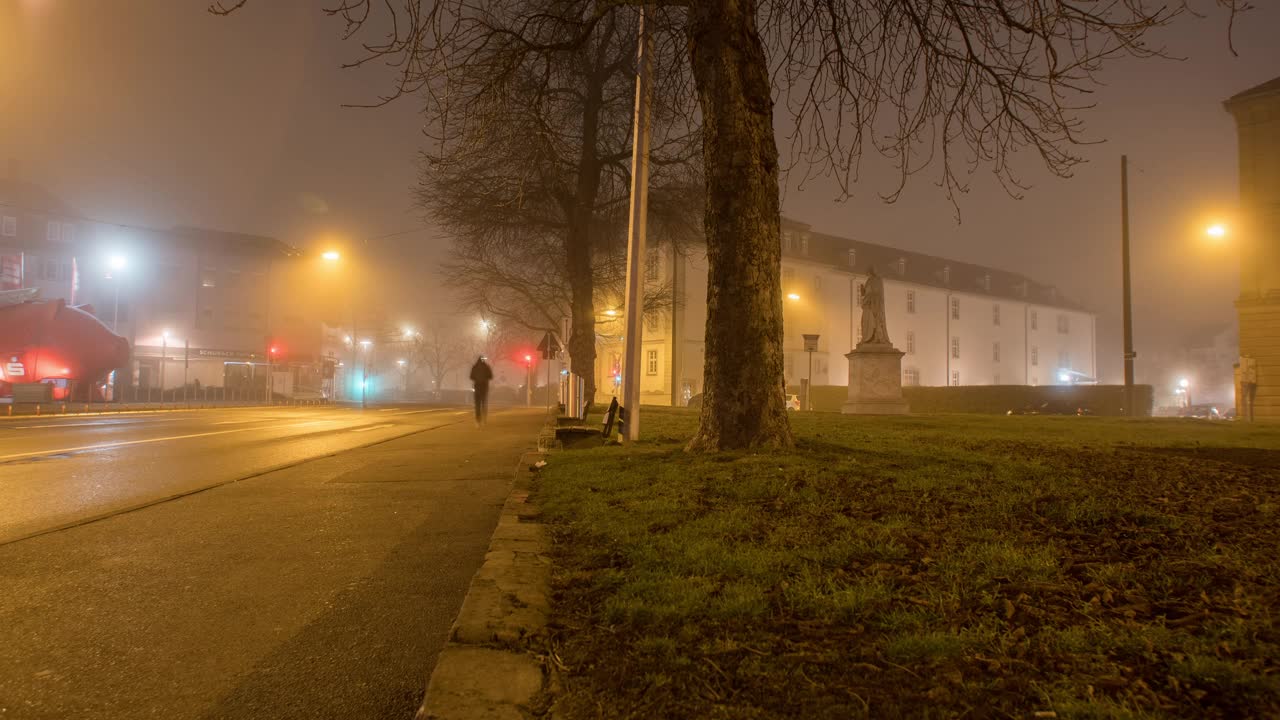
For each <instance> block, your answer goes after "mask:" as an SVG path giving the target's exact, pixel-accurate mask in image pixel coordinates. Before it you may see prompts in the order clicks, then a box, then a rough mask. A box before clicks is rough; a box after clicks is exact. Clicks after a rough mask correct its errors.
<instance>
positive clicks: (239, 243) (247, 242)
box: [169, 225, 301, 257]
mask: <svg viewBox="0 0 1280 720" xmlns="http://www.w3.org/2000/svg"><path fill="white" fill-rule="evenodd" d="M169 232H170V234H172V235H173V236H175V237H177V238H178V239H179V240H181V241H185V242H186V243H188V244H189V245H191V246H193V247H195V248H198V249H199V250H202V251H204V252H208V253H214V254H219V255H274V256H277V257H297V256H298V255H300V254H301V253H300V252H299V251H298V249H297V248H295V247H293V246H292V245H289V244H287V243H284V242H281V241H280V240H277V239H275V238H273V237H267V236H265V235H250V234H248V233H238V232H228V231H225V230H210V229H208V228H197V227H189V226H186V225H179V226H177V227H175V228H173V229H172V230H170V231H169Z"/></svg>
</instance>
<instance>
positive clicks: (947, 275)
mask: <svg viewBox="0 0 1280 720" xmlns="http://www.w3.org/2000/svg"><path fill="white" fill-rule="evenodd" d="M942 284H943V285H950V284H951V266H950V265H947V266H946V267H944V268H942Z"/></svg>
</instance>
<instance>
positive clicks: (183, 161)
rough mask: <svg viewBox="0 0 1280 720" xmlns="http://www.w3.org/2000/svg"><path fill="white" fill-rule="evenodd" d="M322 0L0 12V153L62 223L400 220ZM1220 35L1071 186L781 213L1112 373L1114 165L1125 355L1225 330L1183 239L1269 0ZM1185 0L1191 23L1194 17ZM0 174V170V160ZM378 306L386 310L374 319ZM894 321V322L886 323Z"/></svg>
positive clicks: (1198, 248)
mask: <svg viewBox="0 0 1280 720" xmlns="http://www.w3.org/2000/svg"><path fill="white" fill-rule="evenodd" d="M323 4H325V3H323V2H321V1H320V0H269V1H268V0H258V1H256V2H252V3H250V6H249V7H248V8H246V9H245V10H243V11H241V12H240V13H238V14H236V15H235V16H232V17H230V18H216V17H213V16H211V15H209V14H207V13H206V12H205V11H204V8H205V7H206V5H207V0H110V1H107V0H0V28H4V31H5V32H4V38H5V39H4V42H3V43H0V161H2V160H6V159H8V158H13V159H15V160H17V161H18V163H19V164H20V167H21V175H22V176H23V177H24V178H25V179H27V180H30V181H33V182H37V183H40V184H42V185H44V186H46V187H47V188H49V189H50V190H52V191H54V192H55V193H57V194H59V195H61V196H62V197H63V199H64V200H66V201H67V202H68V203H70V204H71V205H72V206H73V207H75V208H77V209H79V210H80V211H81V212H82V213H83V214H85V215H87V216H89V217H91V218H94V219H101V220H106V221H111V222H119V223H130V224H140V225H148V226H159V227H165V226H169V225H174V224H187V225H202V226H207V227H213V228H219V229H226V230H238V231H244V232H252V233H262V234H271V235H276V236H278V237H280V238H282V239H284V240H286V241H288V242H290V243H293V244H296V245H300V246H318V245H320V244H322V243H323V242H327V238H329V237H348V238H358V237H368V236H376V235H382V234H387V233H393V232H399V231H404V230H412V229H415V228H421V226H422V220H421V218H420V216H419V213H418V211H417V210H416V209H415V208H414V207H413V206H412V203H411V201H410V198H409V191H410V188H411V186H412V184H413V182H414V179H415V168H414V156H415V153H416V151H417V149H418V147H419V145H420V135H419V130H418V125H419V123H418V118H417V112H418V105H417V102H416V101H415V100H414V99H413V98H408V99H405V100H402V101H400V102H397V103H395V104H393V105H391V106H389V107H385V108H381V109H377V110H358V109H343V108H341V107H340V105H341V104H342V103H362V102H370V101H373V100H376V98H377V96H378V95H379V94H380V93H383V92H386V91H387V90H388V89H389V88H390V84H391V82H392V79H391V75H390V73H389V71H388V70H387V69H386V68H385V67H381V66H372V67H367V68H364V69H361V70H358V71H351V70H347V71H343V70H340V69H339V66H340V65H341V64H342V63H343V62H344V61H349V60H351V59H354V58H355V57H356V56H357V53H358V48H357V47H356V46H355V45H354V44H351V43H347V44H343V43H342V42H341V41H340V39H339V38H340V34H341V32H342V29H343V27H342V23H341V21H339V20H335V19H332V18H328V17H327V16H325V15H324V14H323V13H322V12H321V11H320V7H321V5H323ZM1258 4H1259V5H1262V6H1264V7H1261V8H1260V9H1258V10H1255V11H1254V12H1252V13H1250V14H1249V15H1248V16H1247V17H1246V18H1244V20H1243V21H1242V22H1239V23H1238V24H1237V27H1236V31H1235V36H1234V39H1235V47H1236V50H1237V51H1238V52H1239V56H1238V57H1235V56H1233V55H1232V54H1231V52H1230V51H1229V49H1228V45H1227V33H1226V23H1225V17H1224V16H1223V15H1222V14H1215V13H1210V14H1209V15H1208V17H1207V18H1206V19H1204V20H1198V21H1197V20H1191V21H1189V22H1187V23H1184V24H1181V25H1180V26H1179V27H1177V28H1176V29H1174V30H1171V31H1167V32H1165V33H1163V34H1161V35H1158V36H1154V37H1155V39H1157V40H1162V41H1164V43H1165V44H1167V45H1168V47H1169V48H1170V50H1172V51H1173V52H1175V53H1178V54H1181V55H1184V56H1186V57H1187V58H1188V59H1187V60H1186V61H1182V62H1171V61H1145V62H1137V61H1128V60H1123V61H1119V62H1117V63H1115V64H1113V65H1112V66H1111V67H1110V69H1109V71H1107V72H1106V73H1105V74H1104V76H1103V79H1104V80H1105V81H1106V82H1107V83H1108V84H1107V86H1106V87H1104V88H1101V89H1100V90H1099V92H1098V93H1097V94H1096V102H1097V104H1098V107H1097V108H1096V109H1094V110H1092V111H1088V112H1087V114H1086V115H1085V116H1084V117H1085V120H1086V123H1087V133H1088V136H1089V137H1090V138H1092V139H1096V140H1105V141H1106V142H1105V143H1103V144H1100V145H1095V146H1091V147H1087V148H1083V149H1082V152H1083V154H1084V156H1085V157H1086V158H1087V159H1088V160H1089V161H1090V162H1089V163H1088V164H1087V165H1084V166H1082V167H1080V168H1078V169H1077V171H1076V173H1075V177H1074V178H1071V179H1066V180H1063V179H1056V178H1053V177H1050V176H1049V175H1048V174H1047V173H1046V172H1044V171H1043V170H1042V166H1040V165H1039V162H1040V161H1039V158H1038V157H1036V156H1033V155H1031V154H1024V155H1022V156H1020V157H1019V159H1018V167H1019V168H1020V170H1021V171H1022V172H1021V174H1022V176H1023V178H1024V179H1025V180H1028V181H1031V182H1032V183H1033V184H1034V187H1033V188H1031V189H1030V190H1029V191H1027V192H1026V196H1025V198H1024V199H1022V200H1015V199H1012V198H1010V197H1009V196H1008V195H1006V194H1005V193H1004V191H1003V190H1002V189H1001V188H1000V187H999V185H998V184H997V183H996V182H995V181H994V179H991V178H990V176H989V174H984V173H983V172H982V171H980V173H979V175H978V176H977V177H976V178H975V179H974V182H973V189H972V192H970V193H969V194H967V195H965V196H962V197H961V198H960V199H959V204H960V213H961V218H960V222H959V224H957V221H956V218H955V214H954V212H953V209H952V206H951V205H950V203H949V202H948V201H947V200H946V198H945V196H944V195H943V193H942V191H941V190H940V189H939V188H938V187H936V186H935V184H934V176H932V175H930V174H929V173H928V172H927V171H926V173H924V174H922V175H920V176H917V178H916V179H915V180H914V181H913V182H912V184H910V185H909V186H908V188H907V191H906V192H905V193H904V194H903V196H902V198H901V200H899V202H897V203H896V204H893V205H887V204H884V203H883V202H881V201H880V200H879V198H878V193H879V192H884V191H888V190H890V189H892V186H893V182H894V180H895V176H894V175H893V173H892V171H891V170H890V169H889V168H888V167H887V166H884V165H883V164H881V163H879V162H875V161H872V162H868V163H867V164H866V165H865V166H864V172H863V182H862V184H861V185H860V188H859V190H858V192H857V195H856V197H854V198H853V199H852V200H849V201H847V202H844V203H836V202H834V199H835V197H836V188H835V186H834V184H833V183H827V182H822V181H817V182H813V181H811V182H809V183H807V184H806V186H805V187H804V188H803V189H802V190H801V189H797V188H796V187H794V183H793V184H792V187H790V188H788V190H787V193H786V198H785V212H786V214H788V215H789V216H791V217H794V218H796V219H798V220H801V221H804V222H808V223H810V224H812V225H813V226H814V227H815V228H816V229H818V230H821V231H824V232H829V233H832V234H839V235H846V236H851V237H857V238H859V239H862V240H866V241H869V242H876V243H883V244H888V245H896V246H899V247H903V248H907V249H911V250H916V251H921V252H927V253H932V254H937V255H945V256H950V257H954V258H956V259H959V260H964V261H969V262H977V263H985V264H989V265H992V266H995V267H999V268H1002V269H1008V270H1014V271H1020V272H1023V273H1026V274H1028V275H1029V276H1031V277H1032V278H1034V279H1036V280H1038V281H1041V282H1046V283H1054V284H1057V285H1058V286H1059V287H1061V288H1062V290H1063V291H1064V292H1065V293H1066V294H1067V295H1069V296H1070V297H1073V298H1075V299H1077V300H1079V301H1081V302H1083V303H1084V304H1086V305H1087V306H1089V307H1090V308H1091V309H1093V310H1095V311H1097V312H1099V326H1098V342H1099V356H1098V360H1099V365H1100V368H1101V370H1102V379H1103V380H1104V381H1109V382H1116V381H1119V380H1120V368H1121V360H1120V332H1119V328H1120V314H1119V297H1120V270H1119V267H1120V262H1119V238H1120V230H1119V214H1120V211H1119V156H1120V154H1121V153H1127V154H1128V155H1129V158H1130V195H1131V218H1132V230H1133V246H1134V251H1133V264H1134V265H1133V266H1134V277H1135V282H1134V303H1135V327H1136V330H1135V335H1136V340H1137V347H1138V351H1139V354H1140V356H1139V361H1138V379H1139V381H1144V380H1148V381H1150V380H1158V379H1157V378H1145V377H1144V375H1143V363H1142V358H1143V356H1144V355H1150V354H1152V353H1154V352H1155V351H1157V350H1160V349H1167V348H1173V347H1178V346H1181V345H1185V344H1187V343H1188V342H1190V341H1192V340H1193V339H1195V338H1193V337H1192V336H1201V337H1203V336H1207V335H1208V334H1209V333H1210V332H1211V331H1213V330H1214V329H1220V328H1221V327H1222V326H1225V325H1227V324H1229V323H1232V322H1233V316H1234V310H1233V308H1232V305H1231V302H1232V300H1233V299H1234V297H1235V295H1236V292H1237V282H1236V273H1237V260H1236V255H1235V253H1234V252H1233V250H1232V248H1231V245H1230V241H1229V240H1228V242H1227V243H1226V244H1225V245H1220V246H1215V245H1212V244H1210V243H1208V242H1207V241H1205V240H1204V238H1203V227H1204V226H1205V225H1206V224H1207V223H1208V222H1209V221H1210V220H1221V221H1224V222H1226V223H1228V224H1229V223H1230V220H1231V212H1232V208H1233V205H1234V201H1235V197H1236V156H1235V153H1236V141H1235V131H1234V126H1233V123H1232V120H1231V118H1230V116H1229V115H1227V113H1226V112H1225V111H1224V110H1223V109H1222V106H1221V101H1222V100H1223V99H1225V98H1227V97H1228V96H1230V95H1232V94H1234V93H1236V92H1239V91H1240V90H1243V89H1245V88H1248V87H1250V86H1253V85H1256V84H1258V83H1261V82H1264V81H1266V80H1269V79H1271V78H1273V77H1276V76H1277V75H1280V44H1277V43H1275V41H1274V38H1275V37H1276V32H1277V30H1280V3H1274V2H1271V1H1269V0H1268V1H1266V2H1261V3H1258ZM1202 5H1203V6H1204V7H1205V8H1206V9H1210V8H1211V5H1212V3H1209V2H1204V3H1202ZM0 170H3V166H0ZM443 250H444V248H442V247H441V245H440V243H439V242H438V241H437V240H436V239H435V237H434V234H433V233H432V232H431V231H430V230H429V229H423V230H419V231H417V232H414V233H410V234H408V235H402V236H400V237H396V238H391V239H386V240H381V241H374V243H373V244H372V250H371V251H372V252H374V253H376V254H377V255H378V257H379V259H380V261H381V262H382V263H384V264H385V265H387V266H388V267H394V268H395V272H397V273H399V274H400V280H401V281H402V282H401V283H399V284H398V285H399V287H400V288H413V289H401V290H400V291H399V292H391V293H390V297H389V298H388V301H389V302H391V303H393V304H397V305H402V306H404V307H405V311H404V317H405V318H406V319H412V318H413V317H414V316H421V315H422V312H421V309H422V308H423V307H427V308H430V309H433V310H437V311H439V310H444V309H448V305H447V303H448V301H447V299H446V298H444V297H443V296H442V295H440V294H438V293H436V294H431V291H430V290H422V288H424V287H430V286H433V285H435V283H434V282H423V281H422V279H421V276H423V275H425V274H430V273H431V272H432V271H433V267H434V265H435V262H436V260H437V259H438V258H439V257H441V256H442V255H443ZM393 314H395V313H393ZM891 330H892V329H891Z"/></svg>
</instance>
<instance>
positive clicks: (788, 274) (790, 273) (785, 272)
mask: <svg viewBox="0 0 1280 720" xmlns="http://www.w3.org/2000/svg"><path fill="white" fill-rule="evenodd" d="M795 278H796V271H795V268H782V279H783V280H785V281H788V282H789V281H791V280H794V279H795Z"/></svg>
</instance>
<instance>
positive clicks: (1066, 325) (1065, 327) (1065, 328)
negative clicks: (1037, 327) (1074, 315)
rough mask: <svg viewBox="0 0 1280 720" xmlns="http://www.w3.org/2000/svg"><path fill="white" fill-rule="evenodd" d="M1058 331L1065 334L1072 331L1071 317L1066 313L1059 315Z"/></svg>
mask: <svg viewBox="0 0 1280 720" xmlns="http://www.w3.org/2000/svg"><path fill="white" fill-rule="evenodd" d="M1058 332H1060V333H1063V334H1064V335H1065V334H1066V333H1069V332H1071V318H1068V317H1067V316H1066V315H1059V316H1058Z"/></svg>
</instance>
